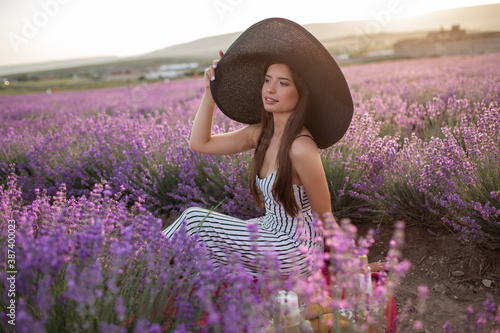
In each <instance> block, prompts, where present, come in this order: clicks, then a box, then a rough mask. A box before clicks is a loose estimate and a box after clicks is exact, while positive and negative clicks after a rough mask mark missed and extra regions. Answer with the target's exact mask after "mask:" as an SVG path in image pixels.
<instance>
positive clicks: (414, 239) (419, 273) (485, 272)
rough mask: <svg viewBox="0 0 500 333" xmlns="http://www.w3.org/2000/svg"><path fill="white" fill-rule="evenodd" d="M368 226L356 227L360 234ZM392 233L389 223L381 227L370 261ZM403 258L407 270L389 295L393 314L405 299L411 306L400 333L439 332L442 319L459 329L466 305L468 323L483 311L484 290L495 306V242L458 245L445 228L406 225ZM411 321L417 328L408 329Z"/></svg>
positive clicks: (498, 285)
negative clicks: (423, 296)
mask: <svg viewBox="0 0 500 333" xmlns="http://www.w3.org/2000/svg"><path fill="white" fill-rule="evenodd" d="M370 227H371V228H373V227H374V226H373V225H372V226H370V225H358V228H359V233H360V234H364V232H365V231H366V230H367V229H368V228H370ZM392 232H393V230H392V227H388V226H386V227H382V228H381V232H380V238H379V240H378V242H376V243H375V244H374V245H373V246H372V248H371V250H370V261H376V260H379V259H383V258H384V257H385V255H386V253H387V250H388V248H389V245H388V242H389V240H390V239H391V236H392ZM403 256H404V258H407V259H409V260H410V261H411V262H412V268H411V270H410V272H409V273H408V274H407V276H406V277H405V279H404V280H403V282H402V283H401V285H400V286H399V288H398V289H397V292H396V295H395V297H396V301H397V304H398V312H401V311H402V310H403V308H404V307H405V304H406V302H407V300H408V299H410V300H411V302H412V306H411V307H410V312H409V317H408V324H407V325H404V326H403V327H401V332H432V333H434V332H443V324H444V323H445V322H446V321H449V322H450V327H451V328H452V330H451V332H465V331H466V329H465V323H466V321H467V308H468V307H469V306H472V307H473V309H474V319H473V323H474V322H475V318H476V313H477V311H478V310H479V311H481V312H484V311H483V303H484V301H485V300H486V295H487V294H488V293H489V294H491V295H492V296H493V300H494V301H495V303H496V304H497V306H498V305H500V244H483V245H479V244H470V243H463V242H459V241H457V237H456V236H455V235H453V234H451V233H450V232H449V231H448V230H446V229H443V230H439V231H430V230H428V229H426V228H421V227H410V228H407V230H406V246H405V248H404V250H403ZM420 285H426V286H427V287H428V288H429V294H428V301H427V312H426V314H425V315H424V316H423V317H422V316H420V315H419V314H418V311H417V310H416V305H417V304H418V292H417V288H418V287H419V286H420ZM415 320H421V321H423V323H424V329H423V330H419V331H417V330H413V329H412V325H413V323H414V321H415ZM473 323H472V325H474V324H473ZM473 327H474V326H472V327H471V328H473Z"/></svg>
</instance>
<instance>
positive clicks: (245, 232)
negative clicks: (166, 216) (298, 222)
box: [163, 207, 323, 277]
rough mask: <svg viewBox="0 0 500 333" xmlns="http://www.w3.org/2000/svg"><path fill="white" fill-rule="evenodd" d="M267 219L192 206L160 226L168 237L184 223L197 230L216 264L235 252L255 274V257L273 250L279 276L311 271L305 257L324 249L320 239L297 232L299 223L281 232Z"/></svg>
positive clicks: (258, 268)
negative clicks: (278, 266)
mask: <svg viewBox="0 0 500 333" xmlns="http://www.w3.org/2000/svg"><path fill="white" fill-rule="evenodd" d="M268 222H269V221H267V219H266V216H263V217H261V218H256V219H250V220H242V219H238V218H235V217H232V216H228V215H225V214H221V213H217V212H214V211H209V210H207V209H203V208H198V207H191V208H188V209H186V210H185V211H184V212H183V213H182V215H181V216H180V217H179V218H178V219H177V220H176V221H175V222H173V223H172V224H171V225H170V226H169V227H167V228H166V229H165V230H163V234H164V235H165V236H167V237H171V236H172V235H173V234H174V233H175V232H177V231H178V230H179V229H180V228H181V227H182V225H183V224H184V225H185V228H186V231H187V233H188V235H190V236H192V235H194V234H195V233H196V234H198V236H199V238H200V241H202V242H203V243H204V244H205V246H206V247H207V248H208V249H209V251H210V253H211V260H212V261H213V263H214V264H215V266H216V267H217V266H219V265H224V264H226V263H227V262H228V260H229V255H230V254H238V256H239V258H240V261H241V263H242V265H243V267H244V268H245V269H246V270H247V271H248V272H249V273H250V274H252V275H255V276H257V275H259V274H260V272H262V267H261V266H260V263H259V260H257V258H258V256H259V255H260V254H262V253H259V252H267V253H271V254H274V255H275V256H276V258H277V259H278V260H279V263H280V275H281V276H282V277H288V276H290V275H292V274H297V273H298V274H299V275H301V276H307V275H310V269H309V267H310V263H309V260H308V258H313V254H319V253H323V243H322V242H315V241H312V240H311V239H309V241H307V240H306V241H305V240H304V237H303V236H304V233H300V232H297V228H298V226H294V227H293V229H292V230H290V231H292V232H284V231H280V230H277V229H276V228H273V227H272V225H270V223H268ZM252 223H253V224H255V225H256V226H254V229H257V234H258V237H255V234H254V235H252V232H251V231H250V229H249V224H252ZM303 229H306V230H308V229H310V228H303ZM306 233H307V232H306ZM299 235H300V236H299ZM301 238H302V240H301ZM306 238H309V237H306ZM256 245H257V246H256ZM256 248H257V249H258V251H257V252H256Z"/></svg>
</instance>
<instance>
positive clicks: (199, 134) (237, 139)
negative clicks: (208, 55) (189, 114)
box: [189, 51, 260, 155]
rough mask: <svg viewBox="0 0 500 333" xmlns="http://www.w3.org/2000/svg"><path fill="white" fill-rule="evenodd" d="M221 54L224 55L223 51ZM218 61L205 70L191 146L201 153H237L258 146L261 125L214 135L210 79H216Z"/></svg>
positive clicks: (213, 104) (213, 105) (192, 130)
mask: <svg viewBox="0 0 500 333" xmlns="http://www.w3.org/2000/svg"><path fill="white" fill-rule="evenodd" d="M220 56H221V57H222V56H223V53H222V51H220ZM217 63H218V60H214V62H213V65H212V67H210V68H207V69H206V70H205V75H204V80H205V93H204V94H203V98H202V99H201V103H200V106H199V108H198V111H197V112H196V116H195V118H194V122H193V127H192V128H191V136H190V138H189V147H190V148H191V149H192V150H194V151H197V152H199V153H205V154H212V155H226V154H235V153H240V152H243V151H247V150H250V149H253V148H255V147H256V146H257V141H258V138H259V134H260V125H248V126H245V127H243V128H241V129H239V130H236V131H233V132H229V133H224V134H217V135H212V125H213V117H214V110H215V101H214V99H213V97H212V93H211V91H210V80H213V79H216V78H215V70H214V69H215V67H216V66H217Z"/></svg>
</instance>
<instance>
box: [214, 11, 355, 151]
mask: <svg viewBox="0 0 500 333" xmlns="http://www.w3.org/2000/svg"><path fill="white" fill-rule="evenodd" d="M270 61H278V62H282V63H285V64H287V65H288V66H290V68H292V69H293V70H294V71H295V72H296V73H297V74H299V75H300V76H301V78H302V79H303V80H304V81H305V82H306V84H307V86H308V88H309V91H310V109H309V110H308V113H307V116H306V121H305V126H306V128H307V129H308V130H309V131H310V132H311V134H312V135H313V137H314V140H315V141H316V144H317V145H318V147H319V148H327V147H329V146H331V145H333V144H334V143H336V142H337V141H339V140H340V139H341V138H342V137H343V136H344V134H345V132H346V131H347V129H348V128H349V125H350V123H351V120H352V115H353V102H352V97H351V93H350V90H349V87H348V85H347V82H346V80H345V77H344V75H343V73H342V71H341V70H340V68H339V66H338V64H337V63H336V61H335V60H334V58H333V57H332V55H331V54H330V52H328V50H327V49H326V48H325V47H324V46H323V44H321V42H320V41H318V40H317V39H316V37H314V36H313V35H312V34H311V33H310V32H309V31H307V30H306V29H305V28H303V27H302V26H300V25H299V24H297V23H295V22H293V21H290V20H287V19H283V18H270V19H266V20H263V21H260V22H258V23H256V24H254V25H252V26H251V27H250V28H248V29H247V30H245V31H244V32H243V33H242V34H241V35H240V36H239V37H238V38H237V39H236V40H235V41H234V42H233V44H231V46H230V47H229V48H228V49H227V51H226V53H225V54H224V56H223V57H222V58H221V59H220V61H219V63H218V65H217V68H216V70H215V77H216V79H215V80H214V81H212V82H211V83H210V89H211V92H212V96H213V98H214V100H215V102H216V104H217V106H218V107H219V109H220V110H221V111H222V112H223V113H224V114H225V115H226V116H228V117H229V118H231V119H233V120H235V121H237V122H240V123H244V124H256V123H259V122H260V121H261V112H262V109H263V107H264V106H263V103H262V96H261V89H262V84H263V82H264V74H265V73H264V71H265V66H266V65H267V64H268V63H269V62H270Z"/></svg>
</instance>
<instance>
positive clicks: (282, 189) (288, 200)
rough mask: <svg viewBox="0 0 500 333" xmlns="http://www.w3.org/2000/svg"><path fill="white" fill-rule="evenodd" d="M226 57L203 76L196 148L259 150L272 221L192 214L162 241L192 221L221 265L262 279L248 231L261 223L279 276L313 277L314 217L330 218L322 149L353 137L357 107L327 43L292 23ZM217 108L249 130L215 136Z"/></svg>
mask: <svg viewBox="0 0 500 333" xmlns="http://www.w3.org/2000/svg"><path fill="white" fill-rule="evenodd" d="M220 56H221V60H220V61H217V60H215V61H214V62H213V66H212V67H210V68H208V69H207V70H206V71H205V76H204V80H205V94H204V95H203V98H202V101H201V104H200V107H199V109H198V111H197V113H196V116H195V120H194V123H193V127H192V131H191V137H190V148H191V149H193V150H195V151H197V152H200V153H205V154H235V153H239V152H244V151H249V150H253V149H255V153H254V161H253V163H252V167H251V170H250V179H249V185H250V190H251V192H252V194H253V196H254V198H255V200H256V202H257V203H258V204H261V205H262V204H263V205H264V207H265V211H266V213H265V215H264V216H263V217H260V218H257V219H252V220H248V221H244V220H240V219H237V218H234V217H230V216H227V215H223V214H219V213H215V212H211V213H210V212H209V211H207V210H205V209H201V208H189V209H187V210H186V211H185V212H184V213H183V214H182V215H181V216H180V217H179V218H178V219H177V220H176V221H175V222H174V223H173V224H172V225H171V226H169V227H168V228H167V229H165V230H164V234H165V235H166V236H168V237H170V236H171V235H172V234H173V233H174V232H175V231H177V230H178V229H179V228H180V227H181V225H182V223H183V222H186V227H187V232H188V233H189V234H190V235H192V234H194V233H198V235H199V236H200V238H201V240H202V241H203V242H204V243H205V244H206V246H207V247H208V248H209V249H210V250H211V251H212V253H213V257H212V258H213V260H214V262H215V263H217V264H224V263H225V262H226V260H227V257H226V255H227V253H239V254H240V257H241V260H242V263H243V264H244V266H245V268H246V269H247V270H248V271H249V272H251V273H252V274H257V272H258V270H259V267H255V260H254V259H255V257H256V253H254V251H253V250H252V245H253V244H254V242H255V241H252V239H251V235H250V233H249V231H248V225H249V223H256V226H257V228H258V233H259V235H260V237H259V238H258V239H257V243H258V245H259V249H261V250H262V251H273V252H275V253H276V255H277V257H278V259H279V261H280V263H281V274H282V275H283V276H287V275H290V274H292V273H295V272H296V270H298V271H299V273H300V274H301V275H304V276H306V275H308V274H310V272H309V271H308V263H307V260H306V259H307V258H308V257H309V256H311V255H312V254H314V253H316V252H318V251H319V252H322V251H323V246H324V245H323V241H322V235H321V232H320V230H319V229H318V228H316V227H315V226H314V223H313V222H314V218H313V214H314V213H316V214H317V215H318V216H319V217H324V216H326V215H328V214H331V199H330V193H329V189H328V185H327V181H326V177H325V172H324V170H323V165H322V162H321V157H320V153H319V150H318V148H326V147H328V146H330V145H332V144H333V143H335V142H336V141H338V140H339V139H340V138H341V137H342V136H343V135H344V133H345V131H346V130H347V128H348V126H349V123H350V121H351V118H352V108H353V107H352V99H351V96H350V93H349V89H348V87H347V84H346V82H345V79H344V77H343V75H342V73H341V71H340V69H339V68H338V66H337V64H336V63H335V60H333V58H332V57H331V55H330V54H329V52H328V51H327V50H326V49H325V48H324V47H323V45H321V43H320V42H319V41H317V39H316V38H314V37H313V36H312V35H311V34H310V33H309V32H307V30H305V29H304V28H302V27H301V26H299V25H298V24H296V23H294V22H291V21H288V20H284V19H278V18H273V19H267V20H264V21H261V22H259V23H257V24H255V25H253V26H252V27H250V28H249V29H247V30H246V31H245V32H244V33H243V34H242V35H241V36H240V37H239V38H238V39H237V40H236V41H235V42H234V43H233V44H232V45H231V47H230V48H229V49H228V51H227V52H226V54H225V55H224V54H223V53H222V51H221V53H220ZM216 102H217V106H218V107H219V108H220V110H221V111H222V112H223V113H225V114H226V115H227V116H229V117H230V118H232V119H234V120H237V121H240V122H242V123H246V124H249V125H247V126H245V127H243V128H241V129H239V130H237V131H234V132H230V133H224V134H219V135H212V120H213V114H214V110H215V106H216ZM262 198H263V200H262ZM202 221H203V223H201V222H202Z"/></svg>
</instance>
